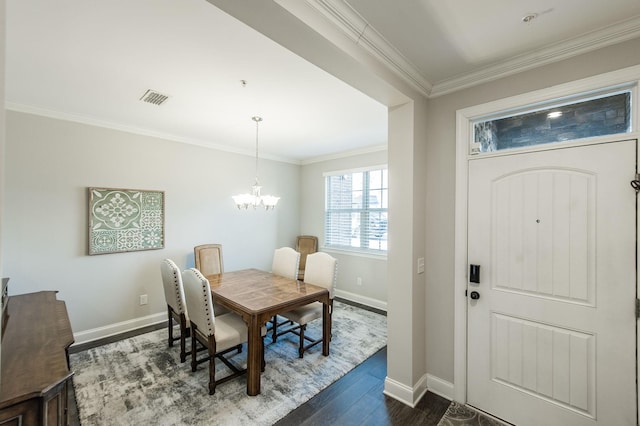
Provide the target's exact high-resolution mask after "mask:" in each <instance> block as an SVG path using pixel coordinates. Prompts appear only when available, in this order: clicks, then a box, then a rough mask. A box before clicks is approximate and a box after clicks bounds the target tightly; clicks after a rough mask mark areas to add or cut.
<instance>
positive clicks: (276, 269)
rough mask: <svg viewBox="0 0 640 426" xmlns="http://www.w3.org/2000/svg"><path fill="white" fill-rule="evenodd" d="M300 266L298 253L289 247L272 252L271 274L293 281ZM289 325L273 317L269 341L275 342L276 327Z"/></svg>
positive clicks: (276, 336) (287, 321)
mask: <svg viewBox="0 0 640 426" xmlns="http://www.w3.org/2000/svg"><path fill="white" fill-rule="evenodd" d="M299 265H300V253H299V252H297V251H295V250H294V249H292V248H291V247H280V248H278V249H275V251H274V252H273V262H272V264H271V273H272V274H274V275H279V276H281V277H286V278H291V279H293V280H295V279H297V278H298V268H299ZM287 324H291V321H289V320H286V321H282V322H278V316H277V315H275V316H274V317H273V318H272V319H271V329H270V330H271V339H272V340H273V341H274V342H275V341H276V339H277V338H278V335H277V331H278V327H279V326H282V325H287Z"/></svg>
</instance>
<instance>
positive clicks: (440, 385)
mask: <svg viewBox="0 0 640 426" xmlns="http://www.w3.org/2000/svg"><path fill="white" fill-rule="evenodd" d="M427 389H429V392H433V393H435V394H436V395H440V396H441V397H443V398H446V399H448V400H449V401H453V394H454V390H453V383H451V382H447V381H446V380H442V379H441V378H439V377H436V376H433V375H431V374H427Z"/></svg>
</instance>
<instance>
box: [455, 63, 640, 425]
mask: <svg viewBox="0 0 640 426" xmlns="http://www.w3.org/2000/svg"><path fill="white" fill-rule="evenodd" d="M639 83H640V66H633V67H629V68H623V69H621V70H618V71H613V72H609V73H606V74H602V75H598V76H595V77H589V78H585V79H581V80H576V81H574V82H570V83H565V84H561V85H558V86H553V87H549V88H546V89H542V90H537V91H534V92H530V93H526V94H522V95H517V96H513V97H509V98H505V99H500V100H497V101H493V102H488V103H485V104H481V105H476V106H473V107H469V108H465V109H460V110H458V111H456V190H455V235H454V245H455V251H454V361H453V362H454V365H453V367H454V371H453V380H454V382H453V395H452V396H453V400H454V401H457V402H459V403H462V404H466V402H467V307H468V304H467V297H466V295H465V291H466V289H467V269H468V259H467V249H468V247H467V223H468V216H467V213H468V205H467V194H468V179H469V160H470V159H471V158H477V155H474V156H471V155H470V154H469V146H470V141H471V138H472V136H473V121H474V120H476V119H479V118H481V117H486V116H490V115H491V114H497V113H503V112H505V111H510V110H513V111H516V110H517V109H519V108H522V107H524V106H527V105H535V104H539V103H543V102H547V101H551V100H558V99H563V98H567V97H570V96H573V95H577V94H580V93H588V92H591V91H598V90H604V89H607V88H616V87H629V86H633V88H632V99H633V100H637V99H638V92H639V91H638V84H639ZM637 103H638V102H632V113H631V123H632V124H631V125H632V129H634V130H635V131H634V132H632V133H625V134H623V135H620V134H618V135H615V136H613V137H611V136H606V137H596V138H589V139H584V140H580V141H577V142H576V141H572V142H558V143H554V144H547V145H540V146H533V147H527V148H521V149H514V150H508V151H502V152H496V153H486V154H480V155H482V156H483V157H490V156H491V157H493V156H504V155H511V154H514V153H522V152H534V151H542V150H548V149H554V148H560V147H572V146H583V145H592V144H596V143H605V142H614V141H620V140H626V139H640V132H639V131H638V125H639V124H640V109H639V108H638V107H637V106H636V105H637ZM639 151H640V150H639ZM636 161H638V159H636ZM638 164H640V163H638ZM629 190H632V189H631V188H629ZM637 228H638V227H636V231H637V230H638V229H637ZM636 241H640V232H637V235H636ZM638 275H640V274H636V294H638V295H640V293H638V289H639V288H640V286H639V282H638V281H640V280H638ZM639 328H640V327H639ZM638 333H639V334H640V331H638ZM639 337H640V335H637V336H636V341H637V342H638V341H640V340H639V339H638V338H639ZM636 353H638V351H636ZM639 361H640V355H637V358H636V365H639ZM637 378H638V368H637V367H636V379H637ZM636 393H637V395H638V398H639V401H638V402H639V404H638V406H639V407H640V392H639V389H636ZM638 413H639V414H638V416H639V418H638V421H639V423H640V410H638Z"/></svg>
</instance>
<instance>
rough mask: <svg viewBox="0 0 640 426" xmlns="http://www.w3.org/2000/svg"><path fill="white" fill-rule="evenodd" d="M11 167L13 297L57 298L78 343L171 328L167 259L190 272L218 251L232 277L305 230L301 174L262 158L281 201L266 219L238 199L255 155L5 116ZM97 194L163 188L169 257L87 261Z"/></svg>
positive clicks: (154, 254) (265, 176)
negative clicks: (91, 192)
mask: <svg viewBox="0 0 640 426" xmlns="http://www.w3.org/2000/svg"><path fill="white" fill-rule="evenodd" d="M3 158H6V175H5V183H4V190H5V202H4V203H3V216H4V217H3V219H4V228H3V234H2V262H3V264H4V271H3V274H4V275H5V276H9V277H11V281H10V294H20V293H28V292H33V291H39V290H59V294H58V298H59V299H61V300H64V301H65V302H66V304H67V309H68V311H69V316H70V319H71V325H72V327H73V331H74V333H75V334H76V342H77V343H78V342H80V341H82V340H83V339H84V340H90V339H92V338H96V337H100V336H102V335H106V334H109V333H111V332H118V331H122V330H123V329H126V328H134V327H136V326H140V325H145V324H144V323H145V322H147V323H148V322H149V321H152V320H158V319H164V315H165V309H166V304H165V301H164V294H163V292H162V285H161V282H160V272H159V265H160V261H161V260H162V259H164V258H166V257H169V258H172V259H174V260H175V261H176V263H177V264H178V265H179V266H180V267H183V268H184V267H187V266H193V246H195V245H197V244H201V243H221V244H222V245H223V254H224V266H225V270H235V269H242V268H248V267H256V268H261V269H265V270H269V269H270V268H271V260H272V255H273V249H274V248H276V247H279V246H284V245H289V246H293V244H295V237H296V236H297V235H298V234H299V233H300V227H299V217H300V212H299V208H300V205H301V202H300V199H299V194H300V186H299V176H300V166H298V165H292V164H287V163H280V162H275V161H267V160H262V159H261V160H260V161H261V164H260V180H261V183H262V184H263V187H264V190H265V191H266V192H268V193H272V194H277V195H280V196H281V197H282V198H281V200H280V202H279V204H278V207H277V208H276V209H275V210H273V211H269V212H265V211H264V210H257V211H252V210H250V211H239V210H237V209H236V208H235V206H234V205H233V201H232V200H231V195H232V194H237V193H239V192H246V191H248V190H249V189H250V186H251V185H252V184H253V177H254V172H255V170H254V167H255V159H254V158H253V157H250V156H242V155H237V154H231V153H227V152H221V151H216V150H211V149H206V148H202V147H198V146H193V145H187V144H183V143H177V142H172V141H168V140H163V139H158V138H153V137H148V136H140V135H135V134H130V133H125V132H121V131H117V130H111V129H106V128H100V127H94V126H89V125H85V124H79V123H73V122H68V121H63V120H56V119H51V118H46V117H41V116H36V115H30V114H25V113H19V112H14V111H8V112H7V140H6V156H3ZM90 186H96V187H109V188H131V189H152V190H162V191H165V203H166V212H165V241H166V242H165V248H164V249H162V250H152V251H139V252H131V253H116V254H104V255H97V256H88V255H87V233H88V213H87V203H88V195H87V187H90ZM140 294H148V299H149V303H148V305H145V306H139V304H138V300H139V295H140ZM102 327H105V328H102ZM83 332H84V333H85V334H83Z"/></svg>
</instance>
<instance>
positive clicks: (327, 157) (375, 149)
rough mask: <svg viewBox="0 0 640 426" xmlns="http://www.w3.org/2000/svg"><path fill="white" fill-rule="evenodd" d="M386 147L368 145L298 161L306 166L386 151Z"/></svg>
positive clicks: (384, 145) (383, 145)
mask: <svg viewBox="0 0 640 426" xmlns="http://www.w3.org/2000/svg"><path fill="white" fill-rule="evenodd" d="M387 149H388V147H387V145H386V144H382V145H373V146H368V147H365V148H360V149H353V150H350V151H343V152H338V153H335V154H329V155H321V156H318V157H313V158H309V159H306V160H302V161H301V162H300V165H301V166H307V165H309V164H314V163H320V162H323V161H330V160H337V159H339V158H346V157H353V156H354V155H363V154H369V153H372V152H380V151H386V150H387Z"/></svg>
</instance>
